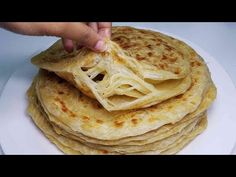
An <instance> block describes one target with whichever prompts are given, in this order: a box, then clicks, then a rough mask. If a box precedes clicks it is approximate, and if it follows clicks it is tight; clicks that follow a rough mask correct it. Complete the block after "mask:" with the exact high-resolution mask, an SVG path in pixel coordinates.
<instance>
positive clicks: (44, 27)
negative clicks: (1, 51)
mask: <svg viewBox="0 0 236 177" xmlns="http://www.w3.org/2000/svg"><path fill="white" fill-rule="evenodd" d="M111 26H112V24H111V23H110V22H88V23H82V22H73V23H72V22H63V23H61V22H60V23H57V22H37V23H36V22H30V23H29V22H4V23H0V27H3V28H5V29H7V30H10V31H12V32H15V33H19V34H24V35H32V36H57V37H61V38H62V39H63V44H64V47H65V50H66V51H68V52H72V51H73V49H74V46H73V42H72V41H76V44H77V46H78V47H80V46H85V47H88V48H90V49H92V50H94V51H96V52H103V51H105V50H106V45H105V42H104V38H105V37H108V38H110V36H111Z"/></svg>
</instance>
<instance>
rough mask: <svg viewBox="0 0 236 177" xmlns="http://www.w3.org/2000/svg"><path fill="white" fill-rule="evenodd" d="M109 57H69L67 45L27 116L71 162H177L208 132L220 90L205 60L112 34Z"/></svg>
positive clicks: (142, 34) (47, 57)
mask: <svg viewBox="0 0 236 177" xmlns="http://www.w3.org/2000/svg"><path fill="white" fill-rule="evenodd" d="M107 46H108V50H107V51H106V52H104V53H95V52H92V51H91V50H89V49H86V48H82V49H80V50H78V51H76V50H75V51H74V52H73V53H70V54H68V53H66V52H65V51H64V49H63V46H62V43H61V41H57V42H56V43H55V44H54V45H52V47H50V48H49V49H48V50H46V51H44V52H42V53H40V54H39V55H37V56H35V57H34V58H33V59H32V62H33V64H35V65H37V66H38V67H40V68H41V69H40V71H39V73H38V75H37V76H36V77H35V79H34V81H33V83H32V85H31V87H30V88H29V90H28V92H27V95H28V100H29V106H28V113H29V115H30V116H31V118H32V120H33V121H34V122H35V124H36V125H37V126H38V127H39V128H40V129H41V131H42V132H43V133H44V134H45V135H46V137H47V138H48V139H49V140H50V141H51V142H53V143H54V144H55V145H56V146H57V147H58V148H59V149H60V150H62V151H63V152H64V153H66V154H175V153H177V152H179V151H180V150H181V149H182V148H183V147H184V146H186V145H187V144H188V143H189V142H190V141H191V140H192V139H194V138H195V137H196V136H197V135H198V134H200V133H201V132H202V131H203V130H204V129H205V128H206V126H207V109H208V108H209V107H210V105H211V104H212V102H213V100H214V99H215V97H216V88H215V86H214V83H213V82H212V80H211V77H210V73H209V70H208V68H207V66H206V64H205V63H204V61H203V59H202V58H201V57H200V56H199V55H198V54H197V53H196V52H195V51H194V50H193V49H191V48H190V47H189V46H188V45H187V44H185V43H183V42H181V41H179V40H177V39H173V38H171V37H169V36H166V35H164V34H161V33H158V32H153V31H149V30H140V29H135V28H131V27H113V33H112V41H110V40H107Z"/></svg>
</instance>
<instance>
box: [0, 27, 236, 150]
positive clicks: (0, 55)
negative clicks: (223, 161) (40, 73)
mask: <svg viewBox="0 0 236 177" xmlns="http://www.w3.org/2000/svg"><path fill="white" fill-rule="evenodd" d="M113 25H129V26H139V27H149V28H156V29H158V30H161V31H166V32H169V33H172V34H175V35H177V36H180V37H182V38H184V39H188V40H189V41H192V42H193V43H195V44H197V45H198V46H200V47H201V48H202V49H204V50H205V51H206V52H208V53H209V54H210V55H211V56H213V57H214V58H215V59H216V60H218V62H219V63H220V64H221V65H222V66H223V68H224V69H225V70H226V72H227V73H228V74H229V76H230V77H231V79H232V81H233V82H234V85H236V23H113ZM55 40H57V38H55V37H32V36H23V35H18V34H14V33H11V32H8V31H5V30H2V29H0V96H1V93H2V91H3V88H4V85H5V84H6V82H7V80H8V79H9V77H10V76H11V74H12V72H13V71H14V70H16V69H18V68H20V67H21V66H22V65H23V64H24V63H25V62H29V61H30V57H31V56H32V55H34V54H35V52H37V51H39V49H40V50H44V49H46V48H47V46H49V45H50V44H52V43H53V42H54V41H55ZM0 143H1V142H0ZM233 153H234V154H236V147H235V148H234V150H233ZM0 154H1V148H0Z"/></svg>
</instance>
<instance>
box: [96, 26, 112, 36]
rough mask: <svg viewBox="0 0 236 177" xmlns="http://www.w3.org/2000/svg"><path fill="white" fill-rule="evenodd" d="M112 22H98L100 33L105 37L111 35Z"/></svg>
mask: <svg viewBox="0 0 236 177" xmlns="http://www.w3.org/2000/svg"><path fill="white" fill-rule="evenodd" d="M111 27H112V23H111V22H98V34H99V35H100V36H102V37H103V38H105V37H108V38H110V37H111Z"/></svg>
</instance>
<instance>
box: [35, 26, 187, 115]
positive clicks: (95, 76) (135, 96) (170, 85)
mask: <svg viewBox="0 0 236 177" xmlns="http://www.w3.org/2000/svg"><path fill="white" fill-rule="evenodd" d="M121 30H123V29H122V28H121ZM151 34H152V33H150V34H149V33H148V32H147V37H145V35H144V37H143V38H142V40H141V41H142V42H141V41H137V40H136V41H137V43H136V45H135V46H137V47H139V48H140V51H139V52H143V53H144V54H143V55H142V57H144V58H149V60H142V58H139V56H140V55H141V54H140V55H137V56H133V55H132V53H134V51H132V50H134V49H135V48H134V47H135V46H131V47H129V46H127V45H125V46H123V48H127V47H128V48H130V50H124V49H122V48H121V47H120V46H119V45H117V44H116V43H115V42H112V41H110V40H106V41H107V42H106V43H107V47H108V50H107V51H106V52H103V53H95V52H92V51H91V50H89V49H87V48H83V49H81V50H79V51H75V52H74V53H72V54H67V53H65V51H64V49H63V45H62V42H61V40H59V41H57V42H56V43H55V44H54V45H53V46H52V47H50V48H49V49H48V50H46V51H44V52H42V53H41V54H39V55H37V56H36V57H34V58H33V59H32V62H33V64H35V65H37V66H39V67H41V68H43V69H47V70H49V71H53V72H55V73H56V74H57V75H59V76H60V77H62V78H64V79H66V80H67V81H69V82H71V83H72V84H73V85H74V86H76V87H77V88H78V89H80V90H81V91H82V92H83V93H84V94H85V95H87V96H89V97H91V98H95V99H96V100H98V101H99V102H100V103H101V104H102V106H103V107H104V108H105V109H106V110H108V111H119V110H128V109H136V108H145V107H149V106H151V105H154V104H157V103H160V102H162V101H164V100H166V99H168V98H171V97H173V96H176V95H179V94H182V93H184V92H185V91H186V90H187V89H188V88H189V86H190V84H191V78H190V76H189V73H190V64H189V61H188V59H187V58H188V57H189V55H190V53H189V52H188V51H187V50H186V49H185V48H184V47H182V46H178V45H177V43H175V42H172V43H168V40H170V39H168V38H167V39H165V38H164V37H161V36H160V37H158V36H157V37H156V38H157V39H159V41H160V42H159V41H158V42H159V43H158V44H159V46H160V47H159V48H158V50H159V51H158V50H156V49H155V48H154V49H152V50H150V49H149V48H152V46H157V44H156V43H153V42H152V39H155V38H154V37H153V36H152V35H151ZM134 35H135V34H133V35H132V36H130V38H129V41H126V42H127V43H131V44H132V42H131V41H132V40H133V38H134V37H136V36H134ZM136 35H137V34H136ZM140 36H143V35H142V34H141V35H140ZM119 37H120V38H118V37H116V38H115V40H118V39H119V40H120V41H121V40H122V36H119ZM119 40H118V41H117V43H118V44H119ZM166 41H167V42H166ZM120 44H123V43H120ZM132 48H133V49H132ZM168 51H169V53H167V52H168ZM135 53H136V52H135ZM146 53H147V54H146ZM150 55H151V56H154V57H152V58H151V57H149V56H150ZM155 55H156V56H155ZM168 55H170V58H169V56H168ZM164 60H166V61H165V62H163V61H164Z"/></svg>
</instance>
